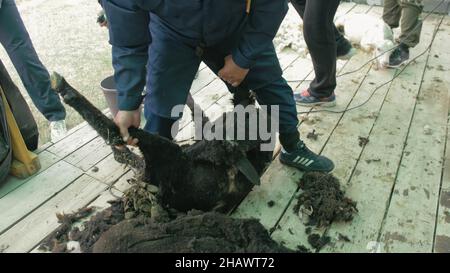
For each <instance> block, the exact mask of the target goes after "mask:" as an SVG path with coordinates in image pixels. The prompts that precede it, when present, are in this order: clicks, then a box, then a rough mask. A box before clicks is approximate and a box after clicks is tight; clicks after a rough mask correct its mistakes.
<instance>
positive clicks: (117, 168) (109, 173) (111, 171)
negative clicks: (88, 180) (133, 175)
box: [87, 154, 129, 185]
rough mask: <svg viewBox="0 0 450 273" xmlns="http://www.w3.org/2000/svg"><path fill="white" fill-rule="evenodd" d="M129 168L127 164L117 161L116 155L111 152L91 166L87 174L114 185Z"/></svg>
mask: <svg viewBox="0 0 450 273" xmlns="http://www.w3.org/2000/svg"><path fill="white" fill-rule="evenodd" d="M128 170H129V168H128V167H125V165H123V164H120V163H119V162H117V161H116V160H115V159H114V155H113V154H110V155H109V156H107V157H106V158H105V159H103V160H102V161H100V162H98V163H97V164H96V165H95V166H93V167H92V168H90V169H89V170H88V172H87V174H88V175H90V176H92V177H94V178H95V179H97V180H98V181H100V182H102V183H105V184H108V185H112V184H114V183H115V182H116V181H117V180H118V179H119V178H120V177H121V176H122V175H123V174H124V173H126V172H127V171H128Z"/></svg>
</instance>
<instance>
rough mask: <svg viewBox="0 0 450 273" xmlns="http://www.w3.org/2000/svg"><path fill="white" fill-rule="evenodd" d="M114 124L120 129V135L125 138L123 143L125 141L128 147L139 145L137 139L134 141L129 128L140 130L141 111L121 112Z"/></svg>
mask: <svg viewBox="0 0 450 273" xmlns="http://www.w3.org/2000/svg"><path fill="white" fill-rule="evenodd" d="M114 122H115V123H116V125H117V126H118V127H119V129H120V134H121V135H122V137H123V141H125V142H126V143H127V144H128V145H136V144H137V143H138V140H137V139H133V138H131V137H130V134H129V133H128V128H130V127H136V128H139V125H140V124H141V112H140V110H134V111H119V112H118V113H117V115H116V117H115V118H114Z"/></svg>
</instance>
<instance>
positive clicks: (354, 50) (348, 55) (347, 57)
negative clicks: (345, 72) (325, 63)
mask: <svg viewBox="0 0 450 273" xmlns="http://www.w3.org/2000/svg"><path fill="white" fill-rule="evenodd" d="M355 55H356V49H355V48H352V49H350V51H349V52H348V53H347V54H345V55H341V56H337V59H338V60H350V59H351V58H352V57H353V56H355Z"/></svg>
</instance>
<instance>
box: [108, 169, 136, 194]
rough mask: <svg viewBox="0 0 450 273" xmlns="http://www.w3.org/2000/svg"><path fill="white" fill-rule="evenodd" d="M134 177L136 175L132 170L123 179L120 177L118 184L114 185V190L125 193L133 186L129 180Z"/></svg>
mask: <svg viewBox="0 0 450 273" xmlns="http://www.w3.org/2000/svg"><path fill="white" fill-rule="evenodd" d="M134 177H135V173H134V172H133V171H132V170H130V171H128V172H127V173H125V174H124V175H123V176H122V177H120V178H119V180H117V182H116V183H114V185H113V187H114V189H116V190H118V191H120V192H123V193H124V192H125V191H126V190H128V189H129V188H130V187H131V184H130V183H128V180H129V179H131V178H134Z"/></svg>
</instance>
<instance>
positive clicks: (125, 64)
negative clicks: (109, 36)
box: [112, 45, 148, 111]
mask: <svg viewBox="0 0 450 273" xmlns="http://www.w3.org/2000/svg"><path fill="white" fill-rule="evenodd" d="M112 55H113V67H114V80H115V82H116V88H117V92H118V96H117V100H118V108H119V110H121V111H133V110H136V109H138V108H139V106H140V104H141V103H142V91H144V87H145V83H146V76H147V71H146V65H147V61H148V45H142V46H137V47H120V46H113V48H112Z"/></svg>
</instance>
